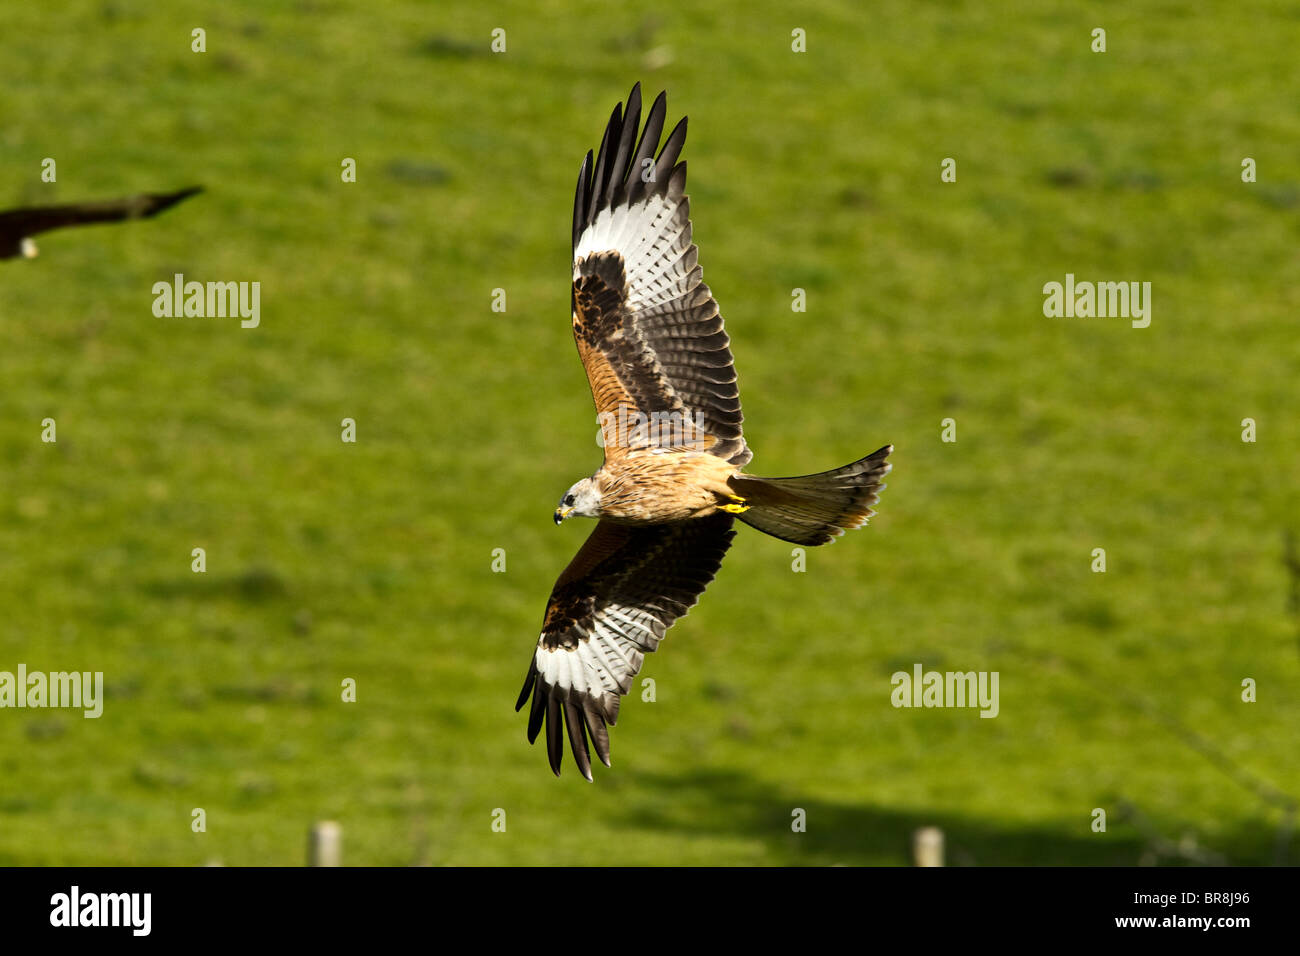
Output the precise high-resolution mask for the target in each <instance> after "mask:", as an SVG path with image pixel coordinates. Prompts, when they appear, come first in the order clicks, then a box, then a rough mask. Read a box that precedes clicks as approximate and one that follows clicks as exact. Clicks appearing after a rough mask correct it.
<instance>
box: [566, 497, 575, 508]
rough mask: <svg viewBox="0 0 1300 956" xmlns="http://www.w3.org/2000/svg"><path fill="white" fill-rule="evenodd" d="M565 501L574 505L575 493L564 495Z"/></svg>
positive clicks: (569, 504)
mask: <svg viewBox="0 0 1300 956" xmlns="http://www.w3.org/2000/svg"><path fill="white" fill-rule="evenodd" d="M564 503H565V504H566V505H568V506H570V507H572V505H573V495H565V496H564Z"/></svg>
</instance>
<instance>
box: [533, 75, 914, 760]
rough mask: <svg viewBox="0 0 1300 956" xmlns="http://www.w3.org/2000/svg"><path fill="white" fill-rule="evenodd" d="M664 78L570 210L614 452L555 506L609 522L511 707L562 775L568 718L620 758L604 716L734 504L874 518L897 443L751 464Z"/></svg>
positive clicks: (713, 562)
mask: <svg viewBox="0 0 1300 956" xmlns="http://www.w3.org/2000/svg"><path fill="white" fill-rule="evenodd" d="M666 111H667V107H666V98H665V96H664V94H663V93H660V94H659V97H658V98H657V99H656V100H655V102H654V105H653V106H652V107H651V108H650V112H649V115H648V116H647V118H646V124H645V129H644V131H643V132H642V134H641V138H640V140H639V141H638V140H637V130H638V128H639V126H640V119H641V89H640V85H639V84H638V85H637V86H634V87H633V88H632V93H631V95H630V96H629V97H628V101H627V110H626V112H624V111H623V109H622V105H621V104H620V105H619V106H616V107H615V108H614V112H613V115H612V116H611V117H610V120H609V124H608V125H607V126H606V128H605V136H604V139H603V141H602V142H601V146H600V152H599V154H598V155H597V157H596V159H595V161H594V163H593V160H592V154H591V153H590V152H589V153H588V154H587V158H586V160H585V161H584V162H583V164H582V170H581V172H580V173H579V175H578V188H577V192H576V194H575V197H574V208H573V294H572V302H573V336H574V340H575V342H576V343H577V346H578V355H579V356H580V357H581V359H582V363H583V366H584V367H585V368H586V371H587V379H588V381H589V383H590V384H591V392H592V397H593V398H594V400H595V404H596V411H597V414H598V416H599V418H600V421H601V427H602V432H603V435H604V446H605V462H604V464H603V465H602V466H601V468H600V469H599V470H598V471H597V472H596V473H595V474H594V475H592V476H591V477H590V478H586V479H583V480H582V481H579V482H578V483H577V484H575V485H574V486H573V487H572V488H570V489H569V492H568V493H566V495H565V496H564V498H563V499H562V500H561V502H560V507H559V508H558V509H557V510H556V512H555V520H556V523H557V524H558V523H559V522H561V521H563V520H564V519H565V518H567V517H569V516H570V515H582V516H585V517H595V518H599V519H600V523H599V524H598V525H597V526H596V530H595V531H594V532H592V534H591V537H589V538H588V539H587V542H586V544H584V545H583V546H582V549H581V550H580V551H579V552H578V554H577V556H576V557H575V558H574V559H573V561H572V562H571V563H570V564H569V566H568V567H567V568H566V569H565V571H564V573H563V574H561V575H560V578H559V580H558V581H557V582H556V584H555V588H554V589H553V591H552V593H551V599H550V602H549V603H548V605H547V610H546V617H545V620H544V621H543V624H542V633H541V637H540V638H539V640H538V642H537V649H536V651H535V652H534V655H533V660H532V663H531V665H530V667H529V671H528V677H527V678H526V679H525V681H524V686H523V690H522V691H521V693H520V695H519V700H518V703H517V704H516V708H515V709H516V710H518V709H521V708H522V707H523V706H524V705H525V704H527V703H528V702H529V700H530V698H531V700H532V707H531V709H530V711H529V718H528V739H529V741H530V742H531V741H534V740H536V739H537V736H538V734H540V733H541V730H542V728H543V727H545V728H546V749H547V756H548V758H549V760H550V764H551V769H552V770H553V771H555V773H556V774H557V775H558V774H559V772H560V760H561V757H562V756H563V753H564V736H565V731H566V728H567V736H568V738H569V746H570V749H571V751H572V753H573V757H574V760H575V762H576V763H577V765H578V769H579V770H580V771H581V773H582V775H583V776H584V777H586V778H587V779H588V780H590V779H591V747H592V746H594V747H595V751H596V756H597V757H598V758H599V759H600V760H601V761H602V762H603V763H605V765H606V766H608V765H609V733H608V725H612V724H613V723H614V722H615V719H616V718H617V716H618V704H619V699H620V696H621V695H624V694H627V693H628V692H629V691H630V690H631V688H632V680H633V678H634V677H635V676H636V674H637V672H638V671H639V670H640V668H641V663H642V660H643V658H644V655H645V654H646V653H648V652H650V651H653V650H654V649H655V648H656V647H658V645H659V641H660V640H661V639H662V638H663V636H664V633H665V632H666V631H667V630H668V628H669V627H671V626H672V624H673V622H674V621H676V620H677V618H679V617H681V616H682V615H684V614H685V613H686V612H687V610H689V609H690V608H691V607H692V606H693V605H694V604H695V603H696V601H697V600H699V596H700V594H701V593H702V592H703V591H704V589H705V587H706V586H707V585H708V583H709V582H710V581H711V580H712V579H713V576H714V574H716V573H717V570H718V567H719V566H720V565H721V563H722V557H723V555H724V554H725V553H726V551H727V548H728V547H730V545H731V540H732V538H733V537H734V535H735V531H734V529H733V527H732V525H733V523H734V518H733V515H734V516H737V517H739V518H740V520H741V521H744V522H745V523H747V524H749V525H751V526H752V527H754V528H757V529H759V530H760V531H764V532H766V533H767V534H771V535H774V536H776V537H778V538H783V539H785V540H787V541H792V542H795V543H797V544H804V545H819V544H824V543H826V542H827V541H830V540H832V539H833V538H834V537H836V536H837V535H840V534H843V533H844V530H845V529H848V528H856V527H859V526H860V525H862V524H864V523H865V522H866V520H867V519H868V518H869V517H870V516H871V515H872V513H873V512H872V510H871V505H873V504H875V502H876V499H877V492H878V491H879V490H880V489H881V488H882V487H883V485H882V484H881V479H882V478H883V477H884V475H885V474H886V473H887V472H888V471H889V467H890V466H889V464H888V463H887V462H886V461H885V458H886V457H887V456H888V455H889V453H890V451H891V450H892V449H891V448H890V447H889V446H886V447H884V448H881V449H880V450H879V451H876V452H875V453H873V454H871V455H869V456H867V457H866V458H863V459H861V460H860V461H856V462H854V463H853V464H851V465H846V466H844V467H842V468H837V469H834V470H833V471H828V472H822V473H820V474H816V475H806V476H803V477H800V478H757V477H753V476H750V475H746V474H744V473H743V472H742V471H741V468H743V467H744V466H745V465H746V464H748V463H749V461H750V459H751V457H752V453H751V452H750V450H749V446H748V445H747V444H746V442H745V438H744V434H743V432H742V428H741V424H742V421H743V416H742V414H741V410H740V392H739V389H738V387H737V384H736V370H735V365H734V362H733V360H732V355H731V347H730V340H729V339H728V337H727V333H726V331H725V330H724V329H723V323H722V316H721V315H720V314H719V312H718V305H717V303H716V302H715V301H714V299H713V295H712V293H711V292H710V291H709V287H708V286H707V285H705V284H704V282H703V278H702V275H703V272H702V270H701V268H700V266H699V262H698V258H699V256H698V252H697V249H696V247H695V245H694V244H693V243H692V241H691V240H692V231H691V222H690V204H689V201H688V200H687V198H686V195H685V188H686V164H685V163H684V162H678V161H677V158H678V156H679V154H680V153H681V149H682V145H683V144H684V143H685V141H686V120H685V119H684V118H683V119H682V120H681V121H680V122H679V123H678V124H677V125H676V126H675V127H674V128H673V130H672V132H671V133H669V134H668V138H667V139H666V140H665V142H664V145H663V148H662V149H659V151H658V154H657V155H656V149H658V147H659V137H660V135H661V133H662V132H663V128H664V120H665V115H666Z"/></svg>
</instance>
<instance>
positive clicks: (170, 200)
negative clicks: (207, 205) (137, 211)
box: [144, 186, 203, 219]
mask: <svg viewBox="0 0 1300 956" xmlns="http://www.w3.org/2000/svg"><path fill="white" fill-rule="evenodd" d="M201 192H203V187H202V186H189V187H188V188H186V189H180V190H177V191H176V192H174V193H153V194H151V195H150V196H149V205H148V207H147V208H146V209H145V212H144V215H145V218H146V219H147V218H149V217H150V216H156V215H158V213H160V212H162V211H163V210H164V209H170V208H171V207H172V206H174V205H176V204H177V203H178V202H183V201H185V200H186V199H189V198H190V197H191V196H196V195H198V194H199V193H201Z"/></svg>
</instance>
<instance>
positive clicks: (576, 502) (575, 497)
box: [555, 478, 600, 524]
mask: <svg viewBox="0 0 1300 956" xmlns="http://www.w3.org/2000/svg"><path fill="white" fill-rule="evenodd" d="M574 515H578V516H580V517H583V518H599V517H600V489H599V488H598V487H596V482H595V480H594V479H591V478H584V479H582V481H580V482H578V483H577V484H575V485H574V486H573V487H572V488H570V489H569V490H568V491H566V492H565V493H564V497H563V498H561V499H560V506H559V507H558V508H556V509H555V523H556V524H559V523H560V522H561V521H563V520H564V519H565V518H571V517H573V516H574Z"/></svg>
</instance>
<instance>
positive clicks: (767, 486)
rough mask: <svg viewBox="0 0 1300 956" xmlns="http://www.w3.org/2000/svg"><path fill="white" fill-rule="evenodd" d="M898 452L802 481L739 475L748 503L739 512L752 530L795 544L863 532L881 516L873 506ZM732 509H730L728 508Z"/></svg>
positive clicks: (736, 481)
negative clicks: (849, 531)
mask: <svg viewBox="0 0 1300 956" xmlns="http://www.w3.org/2000/svg"><path fill="white" fill-rule="evenodd" d="M893 450H894V446H893V445H886V446H885V447H884V448H881V449H880V450H879V451H875V452H872V453H871V454H870V455H868V456H867V457H866V458H862V459H860V460H858V461H855V462H854V463H853V464H851V465H845V466H844V467H843V468H836V469H835V470H834V471H823V472H821V473H820V474H817V475H803V476H802V477H799V478H754V477H751V476H749V475H737V476H735V477H734V478H732V479H730V481H728V484H729V485H730V486H731V487H732V489H733V490H734V491H735V493H736V494H737V495H738V496H739V497H740V498H742V499H744V506H746V508H745V510H744V511H741V510H740V509H739V508H737V509H736V513H737V514H738V515H739V517H740V520H741V521H743V522H745V524H747V525H749V526H750V527H752V528H757V529H758V530H759V531H763V532H766V533H767V534H770V535H772V536H773V537H776V538H782V539H784V540H785V541H792V542H794V543H795V544H804V545H817V544H825V543H826V542H827V541H830V540H831V539H832V538H834V537H836V536H838V535H841V534H843V533H844V532H845V531H846V530H847V529H850V528H859V527H861V526H862V525H864V524H866V523H867V519H868V518H870V517H871V516H872V515H873V514H875V512H873V511H872V510H871V506H872V505H874V504H875V503H876V501H877V500H878V498H879V495H878V492H879V491H880V489H881V488H883V487H885V486H884V485H883V484H881V479H882V478H884V477H885V475H886V474H888V473H889V469H890V465H889V463H888V462H887V461H885V459H886V458H887V457H889V453H890V452H891V451H893ZM728 510H730V509H728Z"/></svg>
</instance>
